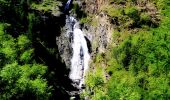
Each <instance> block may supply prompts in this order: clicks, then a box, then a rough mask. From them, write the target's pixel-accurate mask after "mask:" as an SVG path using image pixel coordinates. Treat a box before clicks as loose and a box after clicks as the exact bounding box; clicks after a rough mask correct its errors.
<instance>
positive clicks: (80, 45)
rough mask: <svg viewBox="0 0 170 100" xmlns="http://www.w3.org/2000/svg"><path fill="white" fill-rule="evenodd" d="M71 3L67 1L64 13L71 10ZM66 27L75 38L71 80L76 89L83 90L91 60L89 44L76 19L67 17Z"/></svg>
mask: <svg viewBox="0 0 170 100" xmlns="http://www.w3.org/2000/svg"><path fill="white" fill-rule="evenodd" d="M71 2H72V0H68V1H67V3H66V6H65V9H64V10H65V11H64V12H66V10H68V9H69V6H70V4H71ZM66 26H68V27H69V28H68V30H67V31H68V32H69V33H70V36H72V37H73V38H72V41H73V42H72V48H73V55H72V58H71V68H70V74H69V78H70V79H71V80H72V81H73V84H74V85H75V86H76V87H78V88H81V87H82V86H83V84H84V79H85V73H86V71H87V69H88V63H89V60H90V55H89V52H88V47H87V42H86V39H85V36H84V34H83V32H82V30H81V29H80V28H79V23H78V21H77V20H76V19H75V18H74V17H72V16H69V15H66Z"/></svg>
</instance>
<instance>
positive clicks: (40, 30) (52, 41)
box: [32, 12, 76, 100]
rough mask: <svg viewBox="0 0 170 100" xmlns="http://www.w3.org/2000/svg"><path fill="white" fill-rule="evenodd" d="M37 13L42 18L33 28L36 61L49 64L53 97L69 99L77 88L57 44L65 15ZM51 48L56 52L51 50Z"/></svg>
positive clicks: (48, 75)
mask: <svg viewBox="0 0 170 100" xmlns="http://www.w3.org/2000/svg"><path fill="white" fill-rule="evenodd" d="M36 13H37V14H36V15H37V16H39V17H40V18H41V22H40V23H39V24H38V25H37V27H35V28H33V30H34V31H35V32H33V33H36V34H34V35H33V36H32V37H33V47H34V48H35V59H36V62H39V63H45V65H47V66H48V73H47V79H48V82H49V85H51V86H53V88H54V90H53V92H52V97H51V99H54V100H55V99H62V100H69V99H70V95H69V92H70V91H73V90H76V89H75V88H74V87H73V86H72V85H71V83H72V81H71V80H70V79H69V77H68V75H69V69H67V68H66V65H65V64H64V63H63V62H61V57H60V56H59V51H58V48H57V45H56V36H60V34H61V27H63V26H64V25H65V15H60V16H57V17H56V16H53V15H51V14H44V15H42V14H41V13H39V12H36ZM50 49H52V50H54V51H55V52H51V51H50Z"/></svg>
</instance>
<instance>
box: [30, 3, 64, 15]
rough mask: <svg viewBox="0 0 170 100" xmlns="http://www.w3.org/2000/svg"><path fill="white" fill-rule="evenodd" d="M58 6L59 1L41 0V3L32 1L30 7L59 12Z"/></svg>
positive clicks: (42, 10)
mask: <svg viewBox="0 0 170 100" xmlns="http://www.w3.org/2000/svg"><path fill="white" fill-rule="evenodd" d="M59 6H61V2H60V1H55V0H43V1H42V2H41V3H39V4H37V3H32V5H31V7H32V8H33V9H36V10H39V11H41V12H43V13H46V12H51V13H53V14H59V13H60V12H59V10H60V9H59Z"/></svg>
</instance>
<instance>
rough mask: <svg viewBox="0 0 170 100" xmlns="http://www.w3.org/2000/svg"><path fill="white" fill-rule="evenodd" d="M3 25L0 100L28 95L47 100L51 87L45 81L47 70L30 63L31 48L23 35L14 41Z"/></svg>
mask: <svg viewBox="0 0 170 100" xmlns="http://www.w3.org/2000/svg"><path fill="white" fill-rule="evenodd" d="M4 25H5V24H0V34H1V35H0V41H1V42H0V46H1V48H0V85H1V90H2V91H1V94H0V98H1V99H2V100H6V99H12V98H15V99H21V98H24V97H25V96H26V95H27V96H30V97H28V98H31V99H48V98H49V97H50V95H51V93H50V90H51V87H49V86H48V84H47V81H46V79H45V78H44V74H46V71H47V67H46V66H43V65H40V64H36V63H35V62H33V59H32V57H33V52H34V49H32V48H31V47H32V46H31V41H30V40H29V39H28V37H27V36H26V35H20V36H19V37H18V38H13V37H12V36H11V35H9V34H7V33H5V32H4ZM19 62H22V64H23V65H21V64H19ZM33 63H34V64H33Z"/></svg>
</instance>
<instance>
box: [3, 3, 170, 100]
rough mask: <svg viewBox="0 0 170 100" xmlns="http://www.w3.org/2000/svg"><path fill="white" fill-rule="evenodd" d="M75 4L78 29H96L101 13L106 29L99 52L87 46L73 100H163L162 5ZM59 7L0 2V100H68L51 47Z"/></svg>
mask: <svg viewBox="0 0 170 100" xmlns="http://www.w3.org/2000/svg"><path fill="white" fill-rule="evenodd" d="M75 1H78V2H83V3H82V5H79V4H78V3H75V2H74V0H73V4H72V5H71V8H70V9H72V10H71V13H74V14H75V13H76V16H77V18H78V20H79V21H80V24H81V25H82V26H83V25H84V26H85V25H90V26H91V27H98V25H99V21H97V20H95V18H96V16H101V13H102V14H103V13H104V15H105V16H107V17H108V20H109V25H110V26H112V28H111V37H110V38H111V41H109V43H107V47H106V48H105V49H106V50H105V51H104V52H98V51H97V50H96V48H99V45H96V44H95V43H93V42H91V44H92V51H91V52H92V53H91V54H93V57H91V62H90V64H89V67H90V68H89V71H88V73H87V77H86V79H85V84H86V86H85V88H84V89H83V90H82V91H83V92H81V93H80V94H79V96H78V98H77V99H78V100H79V99H80V100H169V99H170V1H169V0H94V4H93V3H91V2H93V1H92V0H82V1H81V0H75ZM95 1H96V2H95ZM66 2H67V0H0V100H71V99H70V98H71V96H72V95H71V94H70V93H69V92H70V91H78V90H77V88H75V87H74V86H73V85H72V84H71V80H70V79H69V77H68V75H69V71H70V69H69V68H68V66H67V64H66V63H65V62H64V61H63V60H62V56H61V54H60V49H61V48H59V47H58V44H57V43H56V37H59V36H60V35H61V33H62V28H63V27H64V26H65V18H66V16H65V15H64V14H63V11H64V5H65V4H66ZM85 5H86V6H85ZM91 5H92V6H91ZM80 6H83V7H80ZM84 6H85V7H84ZM90 7H93V8H94V9H95V10H91V9H90ZM99 20H100V19H99ZM102 24H104V23H102ZM87 30H88V29H87ZM89 30H90V29H89ZM96 30H97V29H96ZM106 30H107V29H106ZM95 32H96V33H95ZM95 32H94V34H98V33H97V32H98V31H95ZM91 34H93V33H91ZM101 38H104V37H101ZM93 48H95V50H93ZM63 52H64V51H63ZM77 99H75V100H77Z"/></svg>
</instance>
